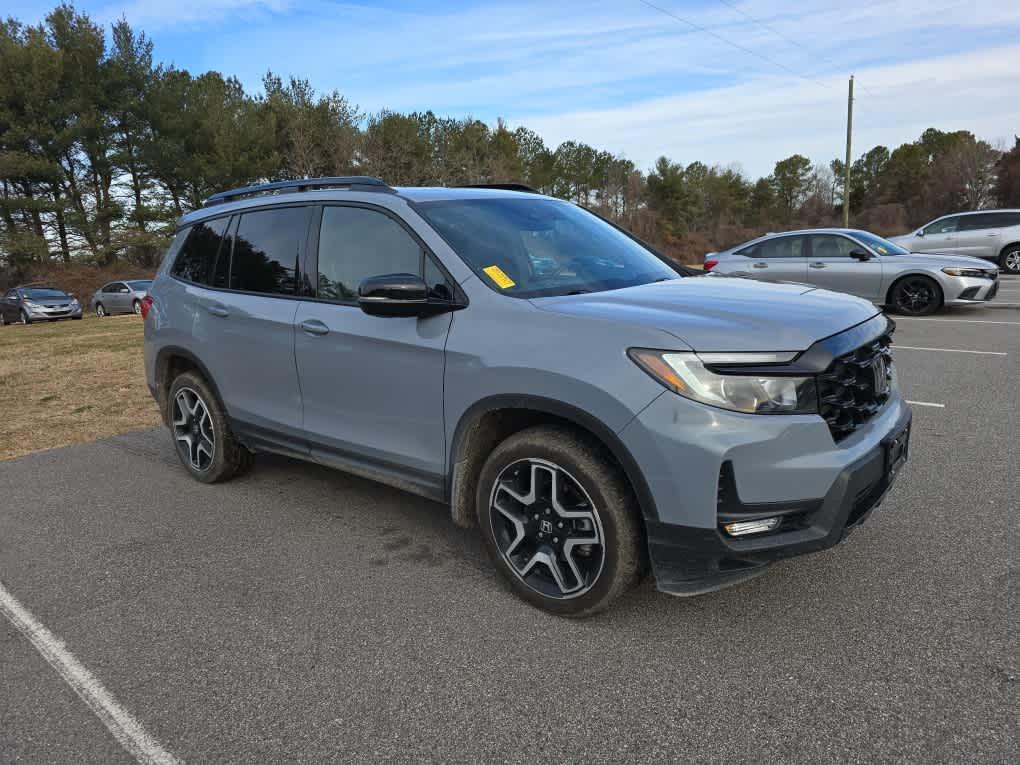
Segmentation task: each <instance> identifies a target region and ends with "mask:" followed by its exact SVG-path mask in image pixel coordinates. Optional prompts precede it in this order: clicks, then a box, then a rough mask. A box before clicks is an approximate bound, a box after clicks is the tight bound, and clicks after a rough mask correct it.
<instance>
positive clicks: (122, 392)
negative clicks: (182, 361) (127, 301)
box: [0, 314, 160, 460]
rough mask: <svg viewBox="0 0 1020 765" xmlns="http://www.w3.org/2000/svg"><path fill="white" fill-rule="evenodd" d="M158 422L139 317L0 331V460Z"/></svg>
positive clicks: (65, 322) (112, 318) (9, 328)
mask: <svg viewBox="0 0 1020 765" xmlns="http://www.w3.org/2000/svg"><path fill="white" fill-rule="evenodd" d="M159 422H160V420H159V410H158V409H157V407H156V403H155V402H154V401H153V400H152V397H151V396H150V395H149V389H148V388H147V387H146V385H145V369H144V366H143V361H142V322H141V320H140V319H139V318H138V317H137V316H135V315H133V314H132V315H128V316H119V317H110V318H106V319H96V318H92V317H86V318H85V319H83V320H82V321H60V322H54V323H52V324H50V323H47V324H32V325H30V326H27V327H23V326H20V325H15V326H8V327H2V328H0V433H2V436H0V460H3V459H10V458H12V457H17V456H19V455H22V454H28V453H29V452H36V451H40V450H42V449H52V448H54V447H57V446H65V445H67V444H73V443H82V442H86V441H94V440H96V439H97V438H102V437H104V436H112V435H114V434H116V433H123V432H125V431H128V430H138V429H141V428H149V427H153V426H155V425H158V424H159Z"/></svg>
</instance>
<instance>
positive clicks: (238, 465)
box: [166, 372, 252, 483]
mask: <svg viewBox="0 0 1020 765" xmlns="http://www.w3.org/2000/svg"><path fill="white" fill-rule="evenodd" d="M192 394H193V395H194V398H195V399H197V400H198V401H199V402H200V405H201V407H202V408H203V409H204V410H205V411H206V412H207V413H208V418H209V421H211V428H209V427H206V426H203V425H202V424H201V423H199V424H198V425H197V426H194V425H193V423H191V422H188V423H186V424H181V425H177V424H175V421H176V420H178V419H180V417H179V416H178V415H179V414H185V412H184V410H181V409H179V408H178V407H179V406H180V404H179V403H178V397H179V396H183V397H184V399H185V400H186V401H188V402H191V401H193V400H194V399H192ZM166 407H167V418H166V421H167V422H168V423H169V424H170V434H171V436H172V437H173V439H174V450H175V451H176V452H177V456H178V458H179V459H180V460H181V464H182V465H183V466H184V469H185V470H187V471H188V473H190V474H191V477H192V478H194V479H195V480H198V481H201V482H202V483H217V482H218V481H228V480H230V479H231V478H233V477H235V476H238V475H240V474H242V473H243V472H245V471H246V470H247V469H248V468H249V467H251V462H252V453H251V452H249V451H248V450H247V449H246V448H245V447H244V446H243V445H242V444H241V443H240V442H239V441H238V440H237V438H235V436H234V434H233V432H232V431H231V430H230V425H229V423H228V422H227V418H226V416H225V414H224V411H223V406H222V405H221V404H220V401H219V399H217V398H216V394H215V393H213V391H212V389H211V387H210V386H209V384H208V383H207V382H206V381H205V379H204V378H203V377H202V376H201V375H199V374H198V373H196V372H183V373H181V374H180V375H178V376H177V377H176V378H175V379H174V381H173V383H171V385H170V391H169V393H168V394H167V400H166ZM179 428H180V430H181V435H182V437H183V436H184V435H190V436H191V437H192V438H193V439H195V438H196V437H199V438H202V439H204V440H205V441H206V443H211V446H212V448H211V449H209V448H205V449H204V450H202V451H200V452H199V451H197V450H196V451H192V445H191V444H190V443H186V442H184V441H182V440H181V439H179V438H178V429H179ZM203 428H204V430H203ZM204 432H210V433H211V434H212V439H211V440H210V439H205V438H204V437H203V436H200V433H204ZM209 452H211V456H208V455H209ZM196 454H197V460H196Z"/></svg>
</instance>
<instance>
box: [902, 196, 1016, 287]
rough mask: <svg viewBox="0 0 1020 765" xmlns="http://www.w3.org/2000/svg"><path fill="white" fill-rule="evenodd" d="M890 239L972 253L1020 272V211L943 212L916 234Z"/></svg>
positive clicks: (917, 248)
mask: <svg viewBox="0 0 1020 765" xmlns="http://www.w3.org/2000/svg"><path fill="white" fill-rule="evenodd" d="M889 239H890V240H891V241H893V242H896V244H898V245H900V246H901V247H905V248H906V249H908V250H911V251H912V252H930V253H936V254H948V255H971V256H973V257H976V258H984V259H985V260H990V261H992V262H993V263H997V264H998V265H999V267H1000V268H1002V269H1003V270H1004V271H1008V272H1009V273H1011V274H1020V210H980V211H978V212H965V213H956V214H954V215H943V216H942V217H941V218H936V219H935V220H933V221H932V222H931V223H927V224H925V225H924V226H921V228H919V229H917V231H915V232H913V233H912V234H903V235H902V236H893V237H889Z"/></svg>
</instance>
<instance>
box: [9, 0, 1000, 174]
mask: <svg viewBox="0 0 1020 765" xmlns="http://www.w3.org/2000/svg"><path fill="white" fill-rule="evenodd" d="M15 2H24V0H15ZM732 2H733V3H737V4H738V7H739V8H740V10H741V11H743V13H740V12H738V11H736V10H734V9H733V8H732V7H728V6H727V4H725V3H721V2H717V1H716V0H698V1H697V2H690V0H688V1H686V2H684V1H683V0H655V4H657V5H661V6H662V7H664V8H667V9H669V10H670V11H672V12H674V13H675V14H676V15H678V16H680V17H683V18H687V19H689V20H691V21H692V22H694V23H695V24H696V25H698V26H700V27H704V28H708V29H711V30H712V31H713V32H715V33H716V34H717V35H720V36H722V37H724V38H726V39H729V40H732V41H735V42H736V43H738V44H739V46H741V47H742V48H747V49H750V50H752V51H755V52H756V53H758V54H760V56H756V55H751V54H748V53H747V52H746V51H744V50H739V49H737V48H734V47H732V46H730V45H727V44H726V43H724V42H721V41H720V40H719V39H717V38H715V37H713V36H711V35H707V34H705V33H703V32H700V31H697V30H695V29H693V28H691V27H690V26H688V25H685V24H684V23H682V22H679V21H677V20H675V19H673V18H670V17H669V16H666V15H664V14H662V13H660V12H657V11H655V10H653V9H651V8H649V7H648V6H646V5H644V4H642V3H640V2H637V0H564V1H563V2H556V3H552V2H548V1H547V0H542V1H539V0H465V1H457V0H432V1H431V2H423V1H422V0H380V2H364V3H359V2H352V1H351V0H343V1H333V0H308V1H306V2H300V3H299V2H296V0H208V1H202V0H178V1H177V2H173V1H171V2H166V1H165V0H162V1H157V0H132V1H131V2H128V3H126V4H117V3H113V2H110V0H104V2H102V4H98V5H96V4H92V3H89V2H87V0H79V3H78V5H79V7H80V8H82V9H84V10H88V11H90V12H92V13H93V15H94V16H96V17H97V18H105V19H109V18H119V17H120V16H125V17H126V18H127V19H128V20H129V21H131V22H132V23H133V24H135V25H138V26H140V27H142V28H144V29H146V30H147V31H149V32H150V34H151V36H152V37H153V39H154V40H155V42H156V55H157V57H158V58H161V59H163V60H171V61H173V63H175V64H177V65H178V66H185V67H188V68H190V69H193V70H201V69H205V68H213V69H218V70H220V71H223V72H226V73H230V74H235V75H237V76H239V77H240V78H241V80H242V82H244V83H245V84H246V86H247V87H249V88H252V89H257V88H258V87H259V83H260V81H261V76H262V74H264V72H265V71H266V70H267V69H270V68H271V69H273V70H274V71H277V72H279V73H281V74H284V75H286V74H294V75H298V76H302V77H307V78H308V79H309V80H310V81H311V82H312V84H313V85H314V86H315V87H317V88H319V89H320V90H332V89H334V88H336V89H339V90H340V91H341V92H343V93H344V94H345V95H347V96H348V97H349V98H351V99H352V100H353V101H354V102H356V103H358V104H359V105H361V107H362V108H364V109H366V110H369V111H376V110H379V109H382V108H391V109H400V110H424V109H433V110H435V111H437V112H440V113H448V114H457V115H466V114H472V115H474V116H476V117H480V118H482V119H488V120H495V118H496V117H497V116H503V117H506V118H509V119H510V120H511V121H513V122H516V123H523V124H528V125H530V126H532V127H535V128H537V129H538V130H539V131H540V132H541V133H542V134H543V135H544V137H545V138H546V140H547V142H549V143H553V144H555V143H556V142H557V141H559V140H562V139H565V138H577V139H580V140H584V141H588V142H590V143H592V144H595V145H598V146H601V147H605V148H610V149H612V150H614V151H619V152H622V153H624V154H626V155H627V156H629V157H630V158H632V159H634V160H635V161H637V162H638V163H639V164H640V165H642V166H647V165H648V164H650V163H651V162H653V161H654V159H655V157H656V156H658V155H659V154H663V153H665V154H669V155H672V156H675V157H676V158H677V159H681V160H684V161H691V160H693V159H706V160H710V161H715V162H721V163H730V162H739V163H741V164H742V165H743V166H744V167H745V168H746V170H747V171H748V172H749V173H752V174H757V173H763V172H767V171H768V170H770V169H771V166H772V164H773V163H774V162H775V160H776V159H779V158H781V157H783V156H786V155H788V154H789V153H791V152H793V151H800V152H802V153H807V154H809V155H810V156H811V157H812V158H813V159H816V160H818V161H828V159H830V158H831V157H833V156H837V155H839V154H840V153H841V147H842V142H843V137H842V135H843V124H844V119H845V104H846V98H845V87H846V77H847V76H848V75H849V74H850V73H851V72H854V73H856V75H857V77H858V83H859V87H858V96H859V99H858V102H857V118H856V120H855V122H856V124H857V125H858V130H857V135H856V139H855V140H856V146H857V147H859V148H861V149H862V150H863V149H865V148H867V147H869V146H871V145H874V144H875V143H885V144H896V143H898V142H901V141H903V140H908V139H911V138H914V137H916V135H917V134H918V133H919V132H920V131H921V130H923V129H924V128H925V127H928V126H930V125H934V126H937V127H941V128H946V129H949V128H967V129H972V130H975V131H976V132H978V133H980V134H982V135H984V136H986V137H989V138H997V137H1008V136H1010V135H1011V134H1012V131H1013V130H1015V129H1016V126H1017V125H1018V124H1020V120H1018V118H1017V117H1018V114H1017V107H1016V106H1014V105H1015V104H1020V79H1018V78H1017V77H1016V76H1015V71H1016V69H1017V66H1018V64H1020V50H1018V48H1017V47H1016V46H1015V44H1014V42H1013V41H1014V40H1017V39H1018V34H1020V3H1015V2H1014V3H1006V2H1002V0H971V1H970V2H967V3H960V2H959V0H877V1H875V0H784V1H782V2H780V1H779V0H742V1H741V0H732ZM39 7H40V9H41V10H40V11H39V12H38V14H37V15H38V16H41V15H42V13H44V12H45V10H48V8H47V7H44V6H42V5H40V6H39ZM748 16H751V17H754V18H755V19H758V20H760V21H761V22H763V23H764V25H762V24H756V23H754V22H752V21H751V20H749V19H748ZM772 30H775V31H778V32H779V34H776V33H775V32H774V31H772ZM791 41H793V42H792V43H791ZM763 57H764V58H763ZM766 58H767V59H771V61H772V62H778V64H781V66H777V65H776V64H775V63H770V61H767V60H765V59H766ZM789 70H793V71H794V72H796V73H797V74H798V75H800V76H795V75H791V74H790V72H789ZM819 83H821V84H819Z"/></svg>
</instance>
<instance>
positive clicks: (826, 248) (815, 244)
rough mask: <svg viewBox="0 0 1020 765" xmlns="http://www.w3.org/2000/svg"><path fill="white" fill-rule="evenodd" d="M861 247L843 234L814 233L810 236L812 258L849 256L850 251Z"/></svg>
mask: <svg viewBox="0 0 1020 765" xmlns="http://www.w3.org/2000/svg"><path fill="white" fill-rule="evenodd" d="M861 249H864V248H863V247H861V246H860V245H859V244H857V242H854V241H852V240H850V239H847V238H846V237H845V236H835V235H833V234H816V235H814V236H812V237H811V257H813V258H849V257H850V253H851V251H853V250H861Z"/></svg>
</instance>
